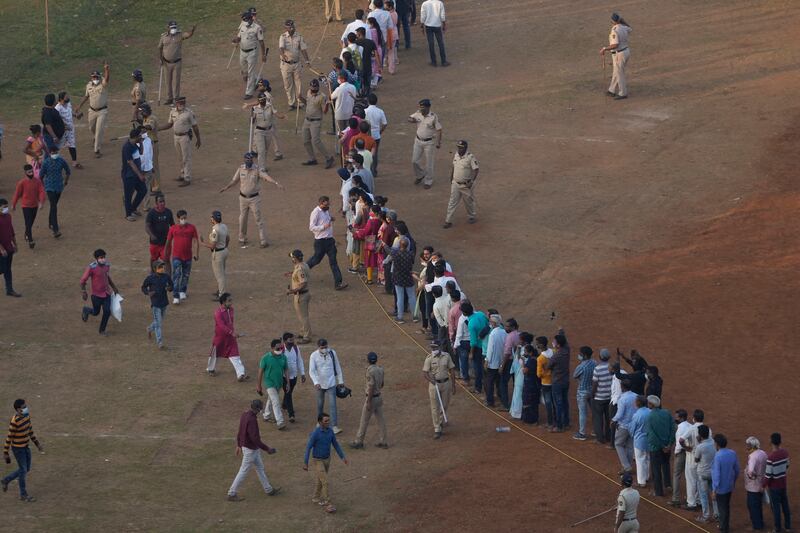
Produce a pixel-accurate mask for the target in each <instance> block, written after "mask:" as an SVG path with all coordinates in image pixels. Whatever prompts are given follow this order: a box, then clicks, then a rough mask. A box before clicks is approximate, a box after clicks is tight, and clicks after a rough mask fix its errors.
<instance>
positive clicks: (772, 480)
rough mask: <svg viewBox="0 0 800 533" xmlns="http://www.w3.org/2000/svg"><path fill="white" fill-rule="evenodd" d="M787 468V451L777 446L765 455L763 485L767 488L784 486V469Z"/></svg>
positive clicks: (782, 487) (781, 487) (783, 487)
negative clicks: (765, 464)
mask: <svg viewBox="0 0 800 533" xmlns="http://www.w3.org/2000/svg"><path fill="white" fill-rule="evenodd" d="M788 469H789V452H787V451H786V450H785V449H783V448H778V449H777V450H774V451H772V452H770V453H769V454H768V455H767V470H766V472H765V473H764V486H765V487H767V488H768V489H785V488H786V471H787V470H788Z"/></svg>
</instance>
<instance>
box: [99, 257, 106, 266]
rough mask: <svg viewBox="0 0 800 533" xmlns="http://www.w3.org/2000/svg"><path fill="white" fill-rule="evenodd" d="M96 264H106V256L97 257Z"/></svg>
mask: <svg viewBox="0 0 800 533" xmlns="http://www.w3.org/2000/svg"><path fill="white" fill-rule="evenodd" d="M97 264H98V265H105V264H106V258H105V257H101V258H99V259H98V260H97Z"/></svg>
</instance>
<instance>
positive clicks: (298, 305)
mask: <svg viewBox="0 0 800 533" xmlns="http://www.w3.org/2000/svg"><path fill="white" fill-rule="evenodd" d="M310 301H311V293H309V292H306V293H303V294H295V295H294V311H295V313H297V319H298V320H299V321H300V336H301V337H302V338H304V339H307V338H309V337H310V336H311V321H310V320H309V319H308V303H309V302H310Z"/></svg>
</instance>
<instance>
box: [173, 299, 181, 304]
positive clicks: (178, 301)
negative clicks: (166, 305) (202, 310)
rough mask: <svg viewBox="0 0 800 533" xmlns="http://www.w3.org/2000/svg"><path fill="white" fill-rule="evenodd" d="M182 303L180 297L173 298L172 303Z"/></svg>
mask: <svg viewBox="0 0 800 533" xmlns="http://www.w3.org/2000/svg"><path fill="white" fill-rule="evenodd" d="M180 303H181V301H180V300H179V299H177V298H173V299H172V305H179V304H180Z"/></svg>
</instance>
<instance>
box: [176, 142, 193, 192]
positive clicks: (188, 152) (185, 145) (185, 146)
mask: <svg viewBox="0 0 800 533" xmlns="http://www.w3.org/2000/svg"><path fill="white" fill-rule="evenodd" d="M172 137H173V142H174V144H175V154H176V155H177V156H178V161H179V164H180V168H179V169H178V176H180V177H182V178H183V179H184V180H186V181H192V140H191V139H190V138H189V136H188V135H173V136H172Z"/></svg>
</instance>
